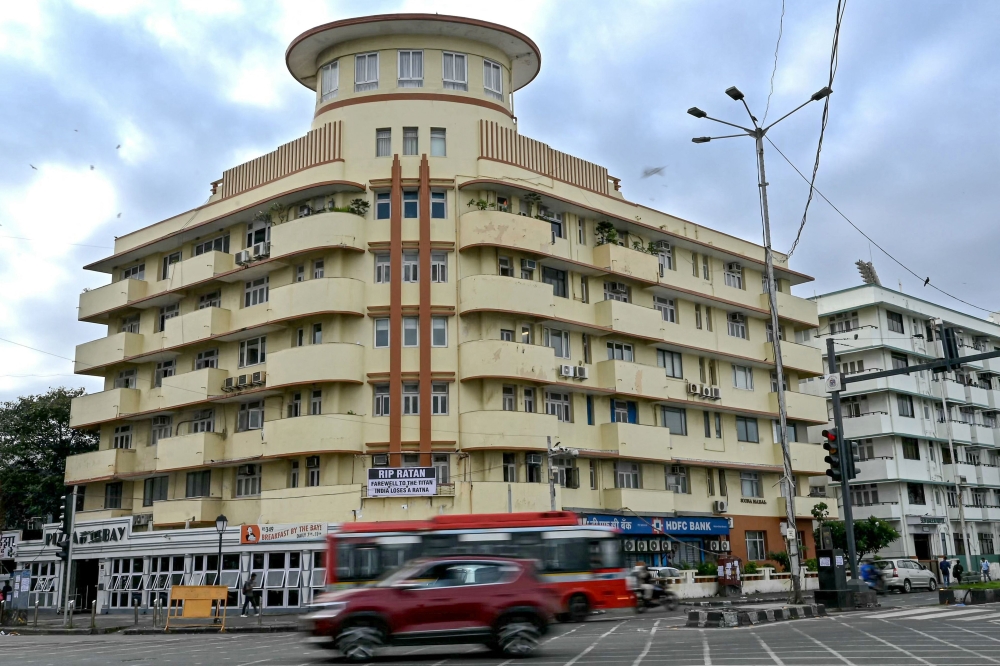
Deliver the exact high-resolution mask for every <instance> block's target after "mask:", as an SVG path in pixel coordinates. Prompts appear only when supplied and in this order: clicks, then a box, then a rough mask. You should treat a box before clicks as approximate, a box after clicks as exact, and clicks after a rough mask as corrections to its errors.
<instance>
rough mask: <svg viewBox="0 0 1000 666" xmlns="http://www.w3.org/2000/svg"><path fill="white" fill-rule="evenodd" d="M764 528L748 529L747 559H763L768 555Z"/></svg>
mask: <svg viewBox="0 0 1000 666" xmlns="http://www.w3.org/2000/svg"><path fill="white" fill-rule="evenodd" d="M764 536H765V532H764V531H763V530H747V559H748V560H763V559H764V558H765V557H767V555H766V553H767V544H766V543H765V541H764Z"/></svg>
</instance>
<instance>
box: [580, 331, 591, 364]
mask: <svg viewBox="0 0 1000 666" xmlns="http://www.w3.org/2000/svg"><path fill="white" fill-rule="evenodd" d="M580 342H581V347H583V362H584V363H590V334H589V333H581V334H580Z"/></svg>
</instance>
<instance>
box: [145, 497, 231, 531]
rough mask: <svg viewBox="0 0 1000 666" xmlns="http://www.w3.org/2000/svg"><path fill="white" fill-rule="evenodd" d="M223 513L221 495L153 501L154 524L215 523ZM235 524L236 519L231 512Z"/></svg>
mask: <svg viewBox="0 0 1000 666" xmlns="http://www.w3.org/2000/svg"><path fill="white" fill-rule="evenodd" d="M220 513H222V499H221V498H219V497H192V498H186V499H172V500H162V501H158V502H153V524H154V525H183V524H185V523H187V522H189V521H190V522H192V523H214V522H215V518H216V516H218V515H219V514H220ZM229 519H230V520H232V521H233V524H236V521H235V520H234V518H233V517H232V514H230V518H229Z"/></svg>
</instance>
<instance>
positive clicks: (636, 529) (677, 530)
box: [580, 513, 729, 535]
mask: <svg viewBox="0 0 1000 666" xmlns="http://www.w3.org/2000/svg"><path fill="white" fill-rule="evenodd" d="M580 524H582V525H604V526H606V527H613V528H614V529H616V530H620V531H621V532H623V533H624V534H690V535H711V534H717V535H721V534H729V519H728V518H685V517H677V518H663V517H662V516H649V517H648V518H647V517H642V518H636V517H632V516H610V515H606V514H598V513H588V514H584V515H583V516H582V517H581V518H580Z"/></svg>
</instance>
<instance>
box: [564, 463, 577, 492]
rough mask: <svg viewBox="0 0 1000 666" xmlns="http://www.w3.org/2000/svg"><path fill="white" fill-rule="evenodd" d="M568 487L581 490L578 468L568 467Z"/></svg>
mask: <svg viewBox="0 0 1000 666" xmlns="http://www.w3.org/2000/svg"><path fill="white" fill-rule="evenodd" d="M566 487H567V488H579V487H580V470H579V468H577V467H567V468H566Z"/></svg>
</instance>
